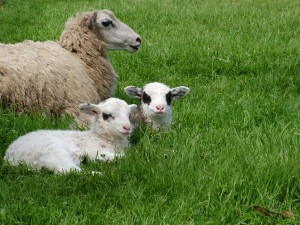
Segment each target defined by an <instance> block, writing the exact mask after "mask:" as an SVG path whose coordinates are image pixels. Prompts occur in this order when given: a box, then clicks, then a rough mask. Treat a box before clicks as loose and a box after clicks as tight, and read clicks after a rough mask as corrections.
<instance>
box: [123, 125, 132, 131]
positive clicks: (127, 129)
mask: <svg viewBox="0 0 300 225" xmlns="http://www.w3.org/2000/svg"><path fill="white" fill-rule="evenodd" d="M123 129H124V130H126V131H130V129H131V126H129V125H125V126H123Z"/></svg>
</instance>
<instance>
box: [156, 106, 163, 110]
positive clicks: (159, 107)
mask: <svg viewBox="0 0 300 225" xmlns="http://www.w3.org/2000/svg"><path fill="white" fill-rule="evenodd" d="M164 108H165V107H163V106H160V105H159V106H156V109H157V110H164Z"/></svg>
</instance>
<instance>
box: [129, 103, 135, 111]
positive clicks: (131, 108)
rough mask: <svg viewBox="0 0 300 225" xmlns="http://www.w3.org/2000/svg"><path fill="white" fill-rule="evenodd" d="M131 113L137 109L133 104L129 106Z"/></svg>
mask: <svg viewBox="0 0 300 225" xmlns="http://www.w3.org/2000/svg"><path fill="white" fill-rule="evenodd" d="M129 107H130V110H131V112H133V111H134V110H136V109H137V105H136V104H131V105H129Z"/></svg>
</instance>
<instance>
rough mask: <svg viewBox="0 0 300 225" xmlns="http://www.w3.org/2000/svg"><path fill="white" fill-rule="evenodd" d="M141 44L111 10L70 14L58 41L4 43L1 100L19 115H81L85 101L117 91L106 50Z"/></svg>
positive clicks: (0, 59) (133, 48) (0, 63)
mask: <svg viewBox="0 0 300 225" xmlns="http://www.w3.org/2000/svg"><path fill="white" fill-rule="evenodd" d="M140 44H141V38H140V36H139V35H138V34H137V33H135V32H134V31H133V30H132V29H131V28H130V27H128V26H127V25H125V24H124V23H122V22H121V21H120V20H118V19H117V18H116V17H115V16H114V14H113V13H112V12H111V11H109V10H100V11H95V12H85V13H82V14H80V15H77V16H75V17H72V18H70V19H69V20H68V21H67V22H66V24H65V29H64V31H63V33H62V34H61V37H60V41H59V42H58V43H57V42H54V41H45V42H33V41H24V42H22V43H16V44H0V100H1V101H2V104H3V105H4V106H5V107H8V106H14V108H15V109H16V111H17V112H18V113H19V112H23V111H26V112H29V113H31V112H36V111H39V112H41V111H42V112H44V113H45V114H47V115H64V114H69V115H71V116H72V117H76V116H78V114H79V110H78V107H77V106H78V105H79V104H80V103H82V102H91V103H99V102H100V101H102V100H105V99H106V98H108V97H111V96H112V95H113V93H114V91H115V88H116V84H117V78H118V75H117V73H116V72H115V71H114V69H113V67H112V65H111V64H110V62H109V59H108V55H107V50H127V51H128V52H131V53H133V52H136V51H137V50H138V48H139V46H140ZM79 118H80V117H79Z"/></svg>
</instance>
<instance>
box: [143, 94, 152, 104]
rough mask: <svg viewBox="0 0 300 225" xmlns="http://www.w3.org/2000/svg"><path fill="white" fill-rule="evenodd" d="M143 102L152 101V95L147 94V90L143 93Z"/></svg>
mask: <svg viewBox="0 0 300 225" xmlns="http://www.w3.org/2000/svg"><path fill="white" fill-rule="evenodd" d="M143 102H144V103H145V104H148V105H149V104H150V102H151V97H150V96H149V95H147V94H146V92H144V93H143Z"/></svg>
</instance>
